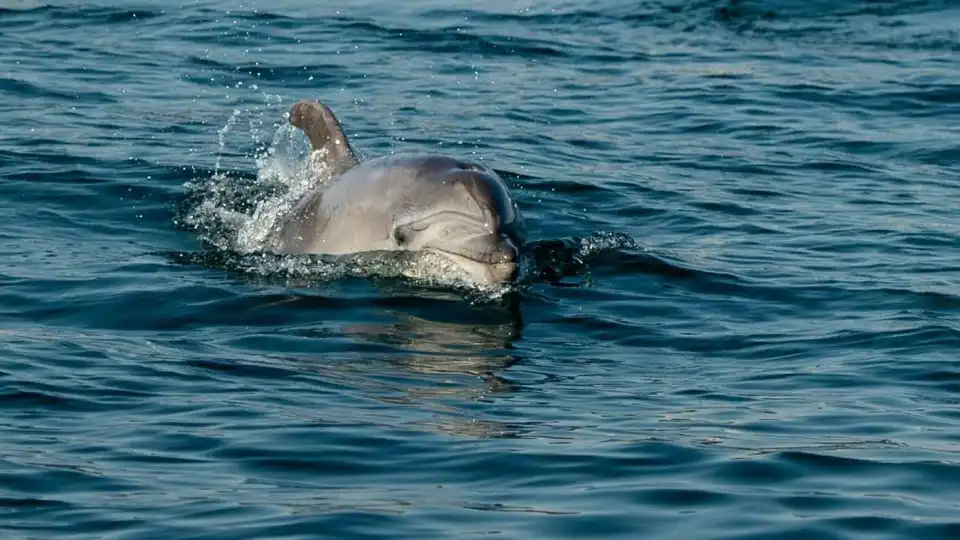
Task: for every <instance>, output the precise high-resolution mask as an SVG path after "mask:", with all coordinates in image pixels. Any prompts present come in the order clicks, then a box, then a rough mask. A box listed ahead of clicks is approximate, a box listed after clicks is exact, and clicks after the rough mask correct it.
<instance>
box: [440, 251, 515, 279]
mask: <svg viewBox="0 0 960 540" xmlns="http://www.w3.org/2000/svg"><path fill="white" fill-rule="evenodd" d="M429 251H432V252H434V253H436V254H438V255H440V256H442V257H444V258H446V259H447V260H449V261H450V262H452V263H453V264H455V265H456V266H457V267H458V268H459V269H460V270H462V271H463V272H465V273H466V274H467V275H468V276H469V277H470V278H471V279H472V280H474V281H479V282H485V283H508V282H511V281H513V280H514V279H515V278H516V277H517V271H518V269H519V265H518V264H517V260H516V256H513V257H510V258H508V259H503V258H499V257H496V258H495V257H494V256H493V255H484V256H483V257H482V258H478V254H476V253H470V254H466V253H456V252H453V251H447V250H444V249H436V248H431V249H429ZM485 253H486V252H485Z"/></svg>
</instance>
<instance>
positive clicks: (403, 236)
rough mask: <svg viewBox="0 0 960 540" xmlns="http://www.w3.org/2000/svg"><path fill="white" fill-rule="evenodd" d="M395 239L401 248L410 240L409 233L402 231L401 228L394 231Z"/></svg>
mask: <svg viewBox="0 0 960 540" xmlns="http://www.w3.org/2000/svg"><path fill="white" fill-rule="evenodd" d="M393 239H394V240H396V241H397V244H400V245H401V246H402V245H404V244H406V243H407V242H408V241H409V240H410V238H409V235H408V234H407V231H405V230H403V229H401V228H400V227H397V228H396V229H394V230H393Z"/></svg>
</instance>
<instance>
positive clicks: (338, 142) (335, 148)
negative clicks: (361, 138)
mask: <svg viewBox="0 0 960 540" xmlns="http://www.w3.org/2000/svg"><path fill="white" fill-rule="evenodd" d="M290 123H291V124H293V125H294V126H295V127H298V128H300V129H302V130H303V132H304V133H305V134H306V135H307V138H309V139H310V144H311V146H313V149H314V151H316V150H321V149H322V150H326V152H327V164H328V165H329V166H330V168H331V170H332V174H338V173H341V172H343V171H345V170H347V169H349V168H351V167H353V166H354V165H356V164H357V156H356V154H355V153H354V151H353V148H352V147H351V146H350V141H348V140H347V137H346V135H344V134H343V130H342V129H340V122H338V121H337V117H336V116H334V115H333V111H331V110H330V107H327V106H326V105H324V104H323V103H320V102H318V101H310V100H302V101H299V102H297V104H296V105H294V106H293V107H291V108H290Z"/></svg>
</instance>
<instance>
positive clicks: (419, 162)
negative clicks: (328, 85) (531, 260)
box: [266, 100, 524, 285]
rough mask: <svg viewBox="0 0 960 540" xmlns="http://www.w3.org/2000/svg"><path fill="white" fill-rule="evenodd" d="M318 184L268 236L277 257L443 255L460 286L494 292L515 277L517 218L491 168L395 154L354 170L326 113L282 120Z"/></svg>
mask: <svg viewBox="0 0 960 540" xmlns="http://www.w3.org/2000/svg"><path fill="white" fill-rule="evenodd" d="M289 121H290V123H291V124H292V125H293V126H295V127H297V128H299V129H301V130H302V131H303V132H304V133H305V134H306V136H307V138H308V139H310V144H311V146H312V147H313V152H312V153H311V158H312V159H319V160H320V161H321V162H322V164H323V169H324V171H325V172H326V171H329V175H330V176H329V178H325V179H324V180H321V181H320V182H318V184H317V185H316V186H315V187H314V188H312V189H311V190H310V191H308V192H307V193H306V194H305V195H304V196H303V197H302V198H301V199H300V200H299V201H297V202H296V203H295V204H294V205H293V207H292V208H291V209H290V211H289V212H287V213H285V214H284V215H281V216H280V217H279V218H278V220H277V222H276V225H275V226H274V228H273V229H272V230H271V232H270V233H269V234H268V236H267V240H266V250H267V251H271V252H273V253H277V254H283V253H301V254H308V253H309V254H327V255H344V254H356V253H361V252H370V251H408V252H417V254H421V253H425V254H432V255H437V256H439V257H441V259H440V260H441V261H443V262H444V264H442V265H440V266H446V267H449V266H450V265H452V266H453V267H454V268H455V269H457V270H459V271H460V274H461V276H460V277H465V278H466V279H467V280H469V281H471V282H474V283H477V284H481V285H498V284H504V283H507V282H510V281H512V280H513V279H515V278H516V275H517V263H518V257H519V255H520V248H521V247H522V245H523V242H524V240H523V234H524V233H523V230H524V226H523V219H522V217H521V215H520V212H519V209H518V208H517V205H516V202H515V201H514V200H513V198H512V197H511V196H510V192H509V190H508V189H507V186H506V185H505V184H504V182H503V180H502V179H501V178H500V177H499V176H498V175H497V174H496V173H495V172H494V171H492V170H491V169H489V168H487V167H485V166H483V165H481V164H478V163H473V162H469V161H464V160H461V159H457V158H455V157H452V156H446V155H439V154H394V155H387V156H382V157H379V158H375V159H370V160H366V161H363V162H361V161H360V160H359V159H358V157H357V153H356V152H355V151H354V149H353V147H352V146H351V144H350V141H349V140H347V137H346V136H345V135H344V133H343V130H342V129H341V128H340V123H339V121H338V120H337V118H336V117H335V116H334V114H333V111H331V110H330V108H329V107H327V106H326V105H324V104H322V103H320V102H318V101H311V100H302V101H299V102H298V103H296V104H295V105H293V107H291V109H290V112H289Z"/></svg>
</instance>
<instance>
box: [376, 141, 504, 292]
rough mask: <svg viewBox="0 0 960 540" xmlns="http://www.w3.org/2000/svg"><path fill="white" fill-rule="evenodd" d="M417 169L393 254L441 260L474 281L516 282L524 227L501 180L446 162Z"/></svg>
mask: <svg viewBox="0 0 960 540" xmlns="http://www.w3.org/2000/svg"><path fill="white" fill-rule="evenodd" d="M416 169H417V171H418V172H417V173H416V176H417V177H418V178H417V183H416V185H417V186H418V189H416V190H414V191H415V194H414V196H413V197H405V198H404V201H403V204H402V205H401V208H399V209H395V213H394V216H393V223H392V231H391V233H392V234H391V236H392V242H393V243H394V246H393V248H394V249H398V250H408V251H419V252H427V253H433V254H437V255H441V256H442V257H443V258H444V259H446V260H447V261H449V262H451V263H452V264H453V265H455V266H456V267H457V268H459V269H460V270H461V271H463V272H465V273H467V274H468V277H469V278H470V279H471V280H473V281H479V282H485V283H503V282H508V281H511V280H512V279H513V278H514V277H516V274H517V262H518V257H519V254H520V247H521V246H522V244H523V221H522V218H521V217H520V213H519V211H518V210H517V206H516V203H515V202H514V200H513V198H512V197H511V196H510V193H509V191H508V190H507V187H506V186H505V185H504V183H503V180H501V179H500V177H499V176H497V174H496V173H494V172H493V171H491V170H490V169H487V168H486V167H483V166H481V165H478V164H475V163H468V162H463V161H460V160H457V159H454V158H449V157H445V156H430V157H427V158H424V159H423V161H422V162H421V163H419V164H418V166H417V167H416Z"/></svg>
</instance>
